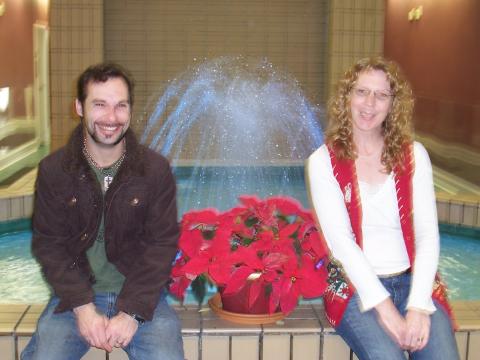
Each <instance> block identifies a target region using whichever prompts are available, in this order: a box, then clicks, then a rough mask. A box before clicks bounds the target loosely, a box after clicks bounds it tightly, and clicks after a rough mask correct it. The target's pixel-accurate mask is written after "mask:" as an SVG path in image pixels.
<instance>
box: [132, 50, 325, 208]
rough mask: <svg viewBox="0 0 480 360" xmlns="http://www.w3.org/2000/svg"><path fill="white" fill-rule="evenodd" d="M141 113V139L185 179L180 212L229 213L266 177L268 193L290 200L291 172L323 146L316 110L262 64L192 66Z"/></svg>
mask: <svg viewBox="0 0 480 360" xmlns="http://www.w3.org/2000/svg"><path fill="white" fill-rule="evenodd" d="M145 113H147V114H150V115H149V117H148V119H147V120H146V127H145V132H144V134H143V136H142V139H141V141H142V142H143V143H145V144H148V145H149V146H150V147H151V148H152V149H154V150H156V151H158V152H160V153H162V154H163V155H165V156H166V157H168V158H169V159H170V161H171V162H172V164H173V166H174V167H175V169H176V170H175V171H180V172H182V174H181V176H178V175H179V173H176V175H177V176H178V177H180V178H182V179H185V182H184V183H180V184H179V186H180V187H183V189H182V191H183V199H184V202H182V203H180V206H179V208H180V212H184V211H186V210H188V209H195V208H202V207H205V206H210V207H216V208H219V209H222V210H223V209H225V208H229V207H232V206H234V205H235V204H236V202H237V198H238V196H239V195H241V194H254V193H257V194H258V193H262V191H263V190H262V189H261V187H263V188H264V187H265V186H266V184H271V183H272V182H271V181H270V180H271V179H272V178H274V182H275V189H272V190H270V191H269V192H267V193H270V194H272V193H277V194H288V193H289V192H290V191H291V190H290V189H291V184H292V183H297V182H298V181H297V180H298V178H299V177H303V169H302V170H300V171H291V169H290V168H289V166H290V165H294V166H295V165H303V161H304V160H305V159H306V158H307V157H308V156H309V154H311V153H312V152H313V151H314V150H315V149H317V148H318V147H319V146H320V145H321V144H322V143H323V135H322V130H321V127H320V121H321V119H322V118H323V113H322V111H321V109H320V108H319V107H318V106H313V105H312V104H311V103H310V102H309V101H308V100H307V99H306V97H305V95H304V93H303V91H302V90H301V88H300V86H299V84H298V82H297V81H296V80H295V79H293V78H292V77H290V76H289V75H287V74H285V73H282V72H280V71H279V70H278V69H275V68H274V67H273V65H272V64H270V63H268V61H266V60H255V59H245V58H242V57H221V58H218V59H215V60H212V61H208V62H205V63H202V64H199V65H197V66H195V67H192V68H191V69H189V70H188V71H186V72H184V73H183V74H180V75H179V76H178V77H177V78H175V79H173V80H172V81H170V82H169V83H168V84H167V86H166V87H165V88H163V89H160V90H159V95H155V96H153V97H152V100H151V102H150V104H149V105H148V106H147V109H146V111H145ZM185 164H187V165H188V169H187V170H185V169H182V168H183V166H184V165H185ZM278 165H281V166H278ZM285 165H287V166H285ZM273 168H275V172H272V169H273ZM186 173H188V176H185V174H186ZM212 178H213V179H214V180H213V181H212V180H211V179H212ZM200 189H201V190H200Z"/></svg>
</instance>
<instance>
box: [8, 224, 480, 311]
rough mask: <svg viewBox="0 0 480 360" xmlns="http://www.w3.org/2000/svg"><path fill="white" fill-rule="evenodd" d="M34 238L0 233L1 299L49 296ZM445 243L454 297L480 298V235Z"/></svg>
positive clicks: (444, 264) (446, 273) (445, 269)
mask: <svg viewBox="0 0 480 360" xmlns="http://www.w3.org/2000/svg"><path fill="white" fill-rule="evenodd" d="M30 241H31V233H30V232H29V231H24V232H19V233H14V234H7V235H3V236H0V254H1V255H0V303H42V302H46V301H47V300H48V298H49V290H48V287H47V285H46V284H45V282H44V280H43V278H42V276H41V274H40V268H39V266H38V264H37V263H36V261H35V260H34V259H33V258H32V256H31V253H30ZM441 244H442V247H441V255H440V264H439V268H440V271H441V274H442V276H443V278H444V280H445V281H446V282H447V285H448V288H449V295H450V299H452V300H460V299H461V300H480V274H479V268H478V264H480V239H473V238H469V237H462V236H452V235H447V234H441ZM189 299H190V302H192V303H193V302H194V300H193V299H192V298H191V297H190V298H188V297H187V301H189Z"/></svg>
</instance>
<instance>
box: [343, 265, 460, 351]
mask: <svg viewBox="0 0 480 360" xmlns="http://www.w3.org/2000/svg"><path fill="white" fill-rule="evenodd" d="M380 281H381V282H382V284H383V286H385V288H386V289H387V291H388V292H389V293H390V296H391V298H392V301H393V303H394V304H395V306H396V307H397V309H398V310H399V312H400V313H401V314H402V315H403V316H405V314H406V305H407V301H408V294H409V291H410V281H411V274H409V273H407V274H402V275H398V276H393V277H389V278H383V279H380ZM359 304H360V299H359V297H358V295H357V294H355V295H354V296H353V297H352V298H351V299H350V302H349V304H348V306H347V309H346V310H345V314H344V316H343V318H342V321H341V322H340V325H339V326H338V327H337V328H336V331H337V333H339V334H340V335H341V336H342V338H343V339H344V340H345V342H346V343H347V344H348V345H349V346H350V348H351V349H352V350H353V352H354V353H355V354H356V355H357V356H358V358H359V359H360V360H385V359H389V360H405V359H406V357H405V355H406V352H404V351H403V350H402V349H400V347H399V346H398V345H397V344H396V343H395V342H394V341H393V340H392V339H391V338H390V336H389V335H388V334H387V333H386V332H385V331H384V330H383V328H382V326H381V325H380V324H379V322H378V320H377V316H376V313H375V310H373V309H372V310H369V311H366V312H363V313H362V312H360V307H359ZM435 306H436V308H437V311H435V312H434V313H433V314H432V315H431V316H430V320H431V326H430V337H429V340H428V343H427V345H426V346H425V347H424V348H423V349H422V350H420V351H415V352H412V353H410V354H409V355H410V359H412V360H433V359H435V360H457V359H459V357H458V350H457V344H456V342H455V337H454V334H453V330H452V327H451V323H450V319H449V318H448V316H447V314H446V313H445V311H444V310H443V309H442V307H441V306H440V305H438V304H437V303H435Z"/></svg>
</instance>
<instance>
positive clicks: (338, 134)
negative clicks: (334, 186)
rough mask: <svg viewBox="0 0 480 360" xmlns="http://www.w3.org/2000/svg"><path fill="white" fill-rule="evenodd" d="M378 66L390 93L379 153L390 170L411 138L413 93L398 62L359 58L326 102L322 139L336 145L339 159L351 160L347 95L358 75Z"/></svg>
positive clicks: (350, 132) (348, 97)
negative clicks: (385, 76)
mask: <svg viewBox="0 0 480 360" xmlns="http://www.w3.org/2000/svg"><path fill="white" fill-rule="evenodd" d="M371 70H380V71H383V72H384V73H385V74H386V75H387V79H388V81H389V82H390V90H391V92H392V94H393V102H392V107H391V110H390V112H389V114H388V115H387V117H386V119H385V121H384V122H383V123H382V130H383V138H384V147H383V153H382V157H381V161H382V164H383V165H384V166H385V170H386V171H387V172H388V173H389V172H390V171H392V169H393V168H394V167H395V166H396V165H397V164H398V165H400V166H401V164H402V160H403V151H402V149H403V147H404V146H405V145H406V144H409V143H411V142H412V138H413V130H412V126H411V118H412V113H413V103H414V100H413V93H412V89H411V87H410V84H409V83H408V81H407V80H406V78H405V76H404V75H403V73H402V71H401V70H400V68H399V66H398V65H397V64H396V63H394V62H393V61H389V60H386V59H384V58H382V57H371V58H365V59H361V60H359V61H358V62H357V63H356V64H354V65H353V66H352V67H351V68H350V69H349V70H348V71H347V72H346V73H345V75H344V77H343V78H342V79H341V80H340V81H339V82H338V84H337V88H336V92H335V94H334V95H333V97H332V98H331V99H330V100H329V102H328V120H329V124H328V128H327V131H326V137H325V142H326V143H327V144H328V145H329V146H331V147H332V148H334V149H335V154H336V156H337V157H339V158H341V159H351V160H354V159H356V157H357V149H355V144H354V142H353V134H352V121H351V119H352V114H351V110H350V97H351V93H352V89H353V88H354V86H355V84H356V82H357V79H358V77H359V75H360V74H361V73H363V72H366V71H371Z"/></svg>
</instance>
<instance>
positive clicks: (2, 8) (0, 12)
mask: <svg viewBox="0 0 480 360" xmlns="http://www.w3.org/2000/svg"><path fill="white" fill-rule="evenodd" d="M5 7H6V5H5V1H0V16H2V15H3V14H5Z"/></svg>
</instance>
